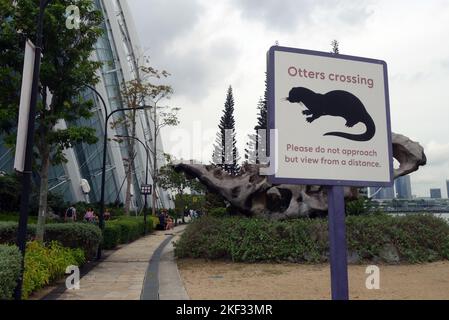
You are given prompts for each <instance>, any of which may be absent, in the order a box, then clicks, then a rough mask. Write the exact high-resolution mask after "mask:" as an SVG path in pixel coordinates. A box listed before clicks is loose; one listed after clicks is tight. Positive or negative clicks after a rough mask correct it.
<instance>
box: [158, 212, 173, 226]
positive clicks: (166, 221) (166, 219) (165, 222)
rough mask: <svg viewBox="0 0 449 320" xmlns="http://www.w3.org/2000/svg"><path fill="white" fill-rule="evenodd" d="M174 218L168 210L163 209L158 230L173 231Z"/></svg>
mask: <svg viewBox="0 0 449 320" xmlns="http://www.w3.org/2000/svg"><path fill="white" fill-rule="evenodd" d="M173 225H174V224H173V218H172V217H170V216H169V215H168V211H167V210H166V209H162V210H161V211H160V213H159V224H158V229H161V230H170V229H173Z"/></svg>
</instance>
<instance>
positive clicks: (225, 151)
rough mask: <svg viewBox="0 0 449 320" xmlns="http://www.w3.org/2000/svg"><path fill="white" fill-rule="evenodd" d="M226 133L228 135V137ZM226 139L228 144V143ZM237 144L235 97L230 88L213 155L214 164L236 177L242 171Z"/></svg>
mask: <svg viewBox="0 0 449 320" xmlns="http://www.w3.org/2000/svg"><path fill="white" fill-rule="evenodd" d="M226 132H227V133H228V134H227V135H226ZM226 138H227V139H228V143H226ZM236 143H237V140H236V133H235V120H234V97H233V95H232V87H231V86H229V88H228V92H227V95H226V101H225V104H224V110H223V115H222V117H221V120H220V124H219V125H218V133H217V137H216V139H215V145H214V151H213V153H212V163H213V164H215V165H217V166H219V167H221V168H223V170H224V171H226V172H228V173H229V174H231V175H236V174H237V173H238V172H239V170H240V168H239V164H238V161H239V155H238V151H237V146H236Z"/></svg>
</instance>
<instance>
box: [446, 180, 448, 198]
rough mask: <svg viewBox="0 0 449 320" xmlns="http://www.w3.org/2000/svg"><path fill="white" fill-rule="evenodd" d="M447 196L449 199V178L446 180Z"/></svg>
mask: <svg viewBox="0 0 449 320" xmlns="http://www.w3.org/2000/svg"><path fill="white" fill-rule="evenodd" d="M446 191H447V198H448V199H449V180H446Z"/></svg>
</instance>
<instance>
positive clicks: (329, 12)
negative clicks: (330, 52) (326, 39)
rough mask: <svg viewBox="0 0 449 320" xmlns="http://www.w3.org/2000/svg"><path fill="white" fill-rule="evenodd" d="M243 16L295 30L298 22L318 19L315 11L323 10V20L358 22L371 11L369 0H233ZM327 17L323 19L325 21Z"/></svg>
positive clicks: (271, 25) (271, 26) (301, 23)
mask: <svg viewBox="0 0 449 320" xmlns="http://www.w3.org/2000/svg"><path fill="white" fill-rule="evenodd" d="M232 1H233V3H234V4H235V5H236V6H238V7H240V10H241V13H242V16H243V17H246V18H249V19H253V20H259V21H262V22H263V23H264V24H265V25H266V26H267V28H273V29H278V30H283V31H284V30H289V31H294V30H295V29H296V27H297V26H298V25H307V24H310V23H320V22H319V21H315V20H314V19H313V18H314V15H315V14H319V15H322V14H326V16H328V17H329V18H328V19H326V20H328V21H329V20H330V21H336V22H338V23H341V24H347V25H357V24H361V23H364V21H365V20H366V19H367V18H368V17H369V16H370V15H371V14H372V13H373V12H372V11H370V10H369V9H368V8H367V4H368V3H370V2H371V0H361V1H357V2H355V1H351V2H350V3H349V2H348V1H341V0H284V1H278V0H232ZM328 21H326V23H328Z"/></svg>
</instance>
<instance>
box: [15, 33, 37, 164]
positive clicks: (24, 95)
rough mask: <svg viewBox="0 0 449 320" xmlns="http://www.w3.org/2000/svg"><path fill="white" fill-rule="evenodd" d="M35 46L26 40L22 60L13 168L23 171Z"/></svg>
mask: <svg viewBox="0 0 449 320" xmlns="http://www.w3.org/2000/svg"><path fill="white" fill-rule="evenodd" d="M34 56H35V46H34V44H33V43H32V42H31V41H30V40H27V42H26V45H25V57H24V60H23V73H22V88H21V90H20V106H19V121H18V124H17V140H16V153H15V158H14V169H15V170H16V171H18V172H23V171H24V166H25V150H26V144H27V136H28V118H29V114H30V101H31V89H32V84H33V73H34Z"/></svg>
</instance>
